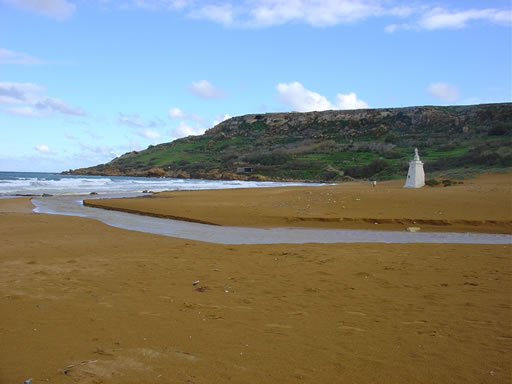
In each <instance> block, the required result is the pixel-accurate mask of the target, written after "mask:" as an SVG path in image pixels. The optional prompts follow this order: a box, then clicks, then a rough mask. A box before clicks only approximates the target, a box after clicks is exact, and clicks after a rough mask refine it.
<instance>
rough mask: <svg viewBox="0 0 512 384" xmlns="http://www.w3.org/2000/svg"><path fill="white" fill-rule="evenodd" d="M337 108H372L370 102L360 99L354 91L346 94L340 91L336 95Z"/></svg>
mask: <svg viewBox="0 0 512 384" xmlns="http://www.w3.org/2000/svg"><path fill="white" fill-rule="evenodd" d="M336 105H337V107H338V108H336V109H364V108H370V106H369V105H368V103H367V102H366V101H363V100H359V99H358V98H357V95H356V94H355V93H354V92H350V93H348V94H346V95H344V94H342V93H338V94H337V95H336Z"/></svg>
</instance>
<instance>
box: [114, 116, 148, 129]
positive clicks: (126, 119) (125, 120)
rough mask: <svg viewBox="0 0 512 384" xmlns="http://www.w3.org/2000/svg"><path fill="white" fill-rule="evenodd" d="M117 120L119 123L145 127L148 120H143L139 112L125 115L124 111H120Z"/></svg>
mask: <svg viewBox="0 0 512 384" xmlns="http://www.w3.org/2000/svg"><path fill="white" fill-rule="evenodd" d="M117 122H118V123H119V124H124V125H129V126H132V127H137V128H143V127H146V126H147V124H146V122H145V121H144V120H142V119H141V118H140V116H139V115H137V114H135V115H125V114H123V113H120V114H119V117H118V118H117Z"/></svg>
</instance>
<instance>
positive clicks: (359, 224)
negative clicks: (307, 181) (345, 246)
mask: <svg viewBox="0 0 512 384" xmlns="http://www.w3.org/2000/svg"><path fill="white" fill-rule="evenodd" d="M402 187H403V181H389V182H382V183H378V184H377V187H375V188H373V187H372V186H371V185H370V184H369V183H361V182H352V183H345V184H340V185H333V186H324V187H285V188H260V189H237V190H213V191H173V192H163V193H158V194H155V195H153V196H146V197H141V198H129V199H105V200H88V201H85V204H86V205H88V206H93V207H99V208H105V209H113V210H120V211H124V212H131V213H139V214H146V215H152V216H157V217H168V218H173V219H178V220H185V221H192V222H199V223H206V224H217V225H225V226H241V227H314V228H347V229H373V230H379V229H381V230H405V229H406V228H407V227H420V228H421V230H422V231H430V232H432V231H433V232H435V231H444V232H483V233H508V234H510V233H512V172H508V173H491V174H483V175H479V176H478V177H477V178H475V179H467V180H464V184H460V185H454V186H451V187H442V186H440V187H433V188H431V187H424V188H421V189H404V188H402Z"/></svg>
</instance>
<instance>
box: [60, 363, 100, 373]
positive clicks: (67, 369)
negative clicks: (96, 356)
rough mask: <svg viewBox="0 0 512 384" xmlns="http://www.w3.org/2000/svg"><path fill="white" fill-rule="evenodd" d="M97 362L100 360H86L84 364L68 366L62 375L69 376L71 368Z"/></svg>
mask: <svg viewBox="0 0 512 384" xmlns="http://www.w3.org/2000/svg"><path fill="white" fill-rule="evenodd" d="M97 361H98V360H84V361H82V362H80V363H76V364H71V365H68V366H67V367H66V369H64V370H62V374H63V375H67V374H69V373H70V370H71V368H74V367H78V366H80V365H86V364H91V363H96V362H97Z"/></svg>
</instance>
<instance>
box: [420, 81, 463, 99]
mask: <svg viewBox="0 0 512 384" xmlns="http://www.w3.org/2000/svg"><path fill="white" fill-rule="evenodd" d="M427 92H428V93H429V94H430V95H431V96H433V97H435V98H437V99H439V100H442V101H449V102H452V101H456V100H457V99H458V98H459V89H458V88H457V87H456V86H455V85H452V84H449V83H433V84H430V85H429V86H428V88H427Z"/></svg>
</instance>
